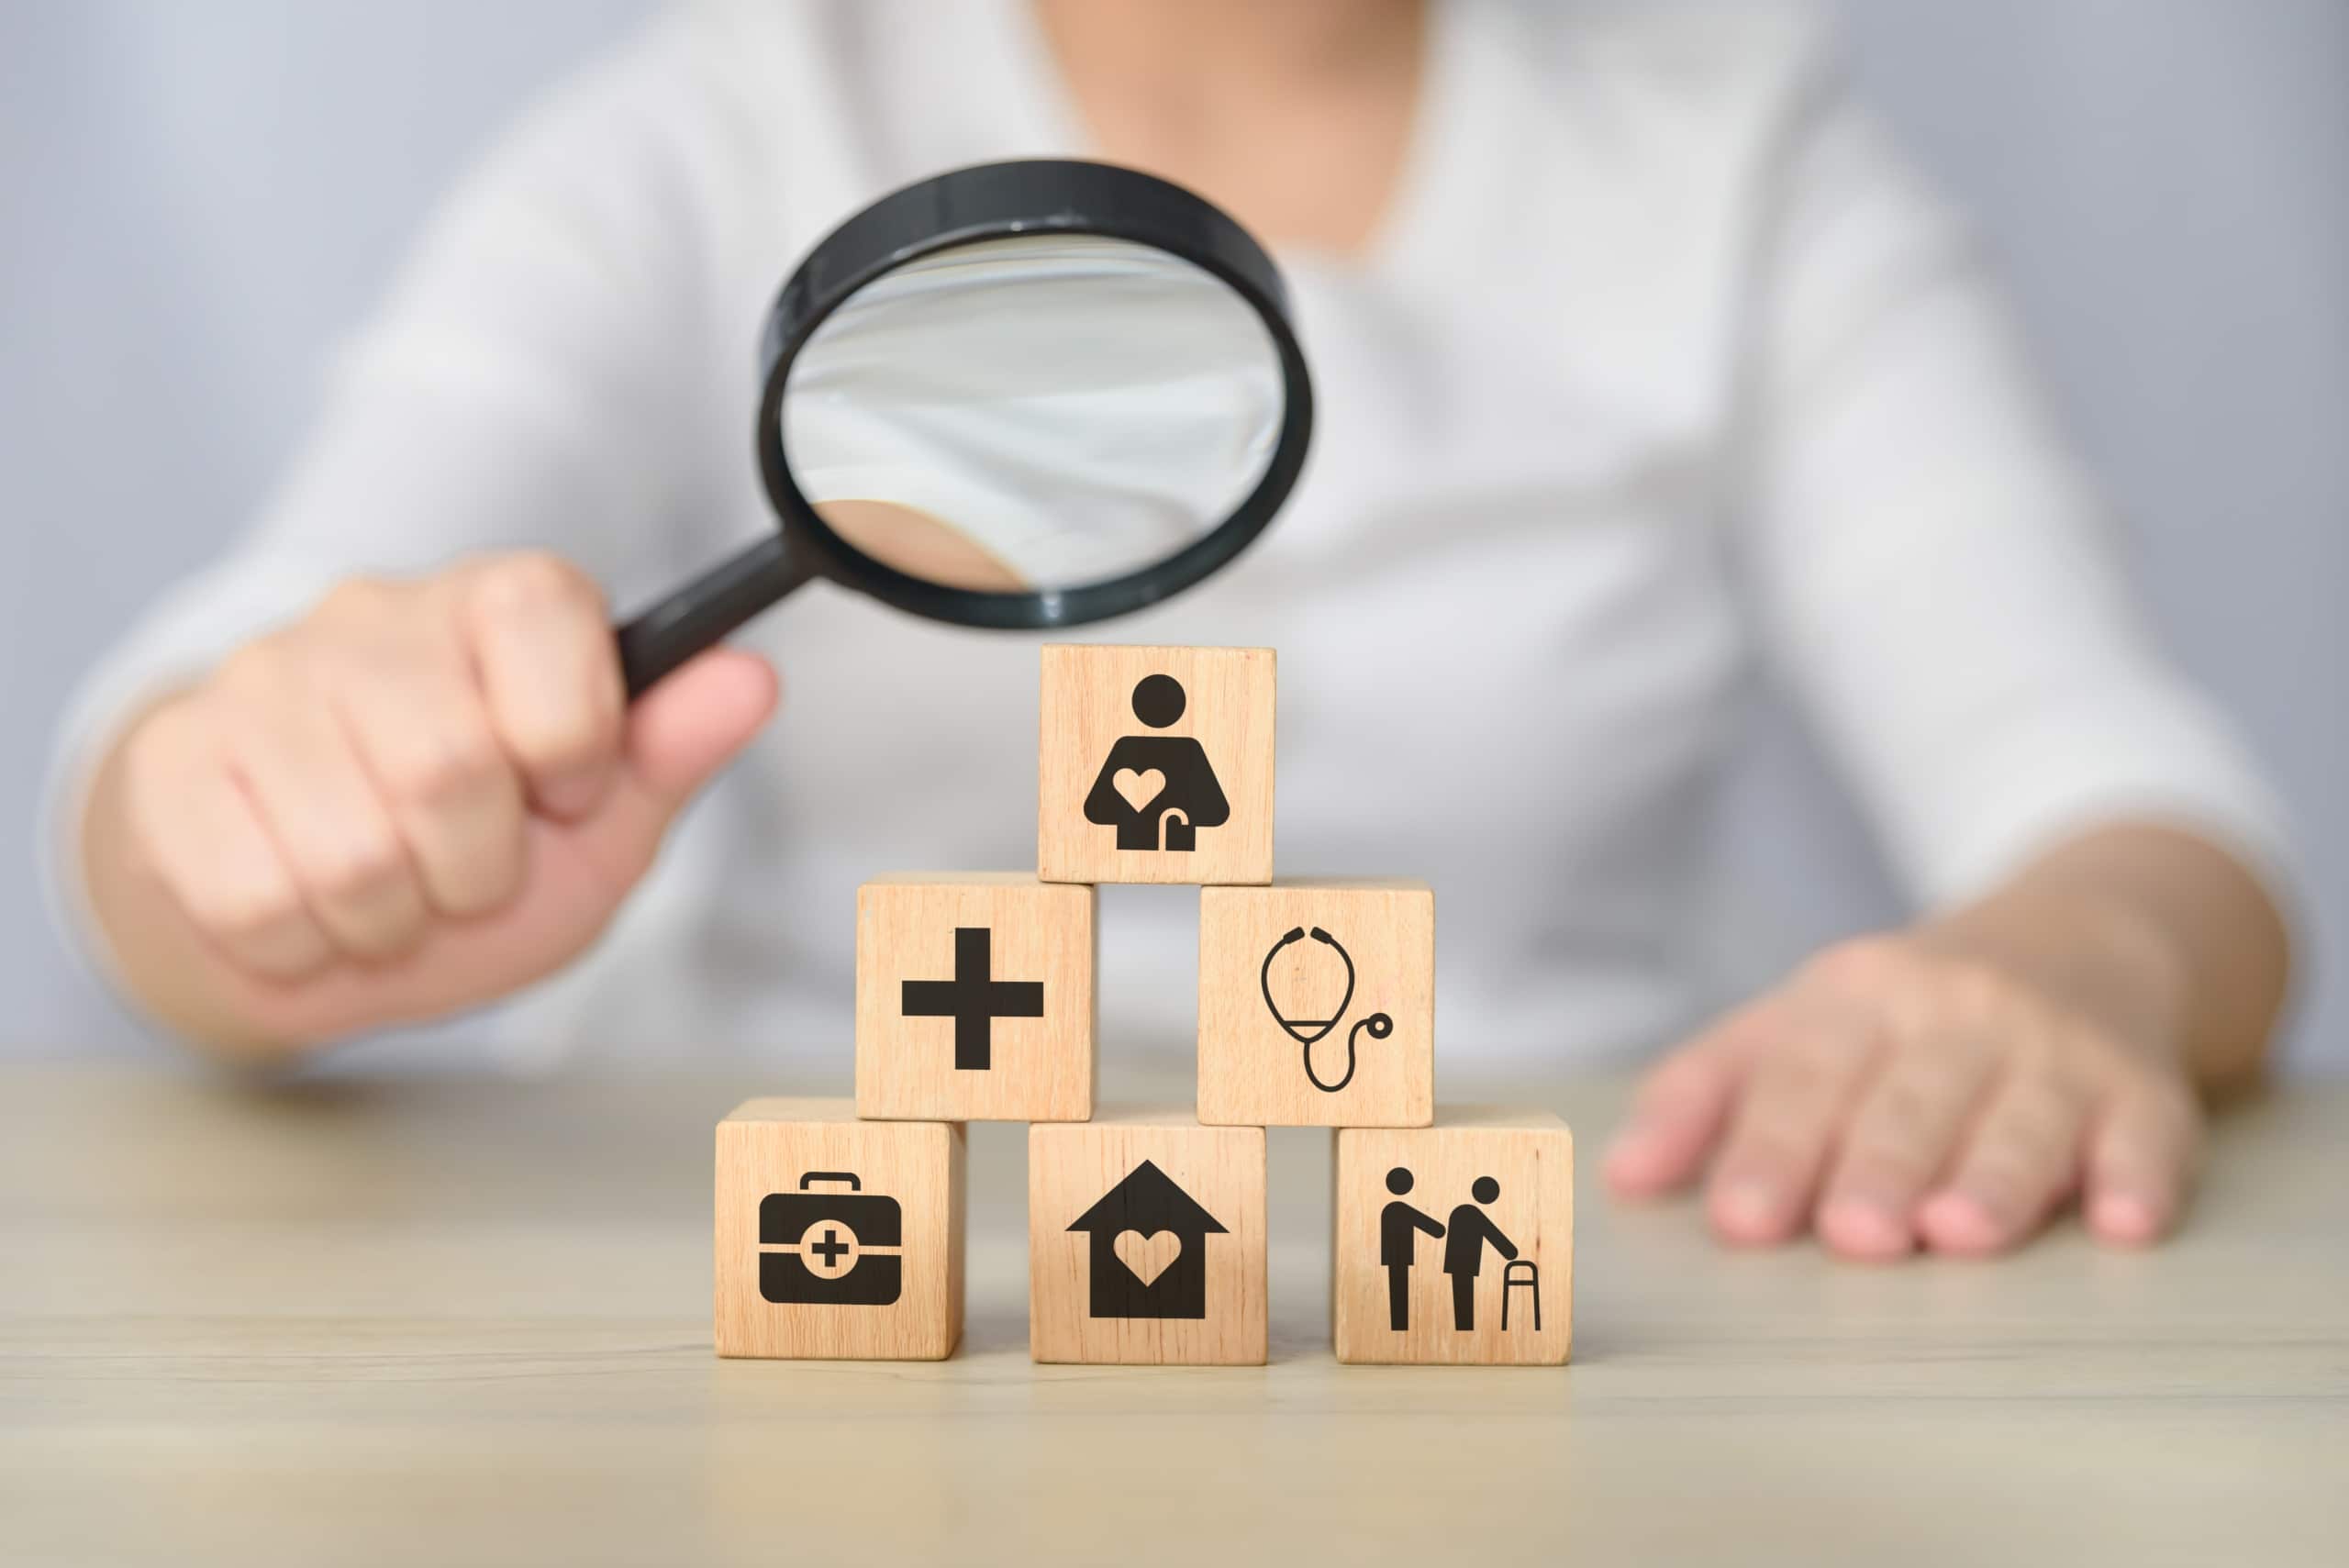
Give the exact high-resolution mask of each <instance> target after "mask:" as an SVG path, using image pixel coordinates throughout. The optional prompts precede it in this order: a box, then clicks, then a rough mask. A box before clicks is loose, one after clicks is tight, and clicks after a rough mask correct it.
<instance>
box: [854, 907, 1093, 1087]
mask: <svg viewBox="0 0 2349 1568" xmlns="http://www.w3.org/2000/svg"><path fill="white" fill-rule="evenodd" d="M1093 907H1094V893H1093V889H1092V888H1090V887H1083V886H1071V885H1068V884H1063V883H1047V882H1040V881H1038V880H1037V879H1036V878H1035V877H1034V876H1032V875H1030V873H1026V872H1004V873H995V872H966V873H946V874H938V875H903V876H890V877H882V878H879V879H876V880H874V881H873V882H868V883H866V884H864V885H863V887H861V888H859V889H858V890H857V895H856V1114H857V1115H859V1116H862V1117H874V1118H905V1119H911V1120H917V1121H1083V1120H1084V1119H1085V1118H1086V1117H1089V1116H1091V1115H1092V1114H1093V1062H1094V1044H1093V1041H1094V1015H1095V998H1094V987H1093V972H1094V954H1095V951H1096V945H1097V944H1096V936H1095V931H1094V921H1093Z"/></svg>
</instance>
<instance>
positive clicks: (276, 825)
mask: <svg viewBox="0 0 2349 1568" xmlns="http://www.w3.org/2000/svg"><path fill="white" fill-rule="evenodd" d="M303 680H304V675H303V672H302V670H301V666H300V662H298V661H295V660H290V659H284V658H278V657H273V656H272V655H271V654H270V653H268V652H265V651H248V652H247V653H244V654H239V655H238V656H236V657H235V658H234V659H232V660H231V661H230V662H229V664H228V666H227V667H226V668H225V669H224V671H223V673H222V676H221V681H222V685H223V687H224V690H225V691H226V692H227V693H228V695H230V696H231V697H232V699H233V706H232V709H231V712H232V717H231V718H230V720H229V722H228V734H227V736H226V744H227V751H228V761H229V765H230V766H231V768H232V769H233V770H234V772H235V774H236V776H237V779H238V781H239V783H240V784H242V785H243V786H244V788H245V791H246V793H247V794H248V795H250V797H251V799H252V801H253V804H254V806H256V807H258V809H259V812H260V815H261V818H262V824H263V826H264V827H265V828H267V830H268V832H269V835H270V838H271V839H272V840H273V841H274V843H275V844H276V846H277V848H278V850H279V851H280V853H281V854H283V856H284V860H285V863H286V865H287V866H288V867H289V868H290V869H291V870H292V872H293V873H294V880H295V884H297V885H298V886H299V887H300V888H301V890H302V898H303V902H304V903H305V904H306V905H307V906H308V907H309V909H310V911H311V913H312V914H313V915H314V916H315V917H316V918H317V922H318V924H319V925H320V926H321V927H323V928H324V929H325V930H326V932H327V934H328V936H330V937H332V938H333V939H334V941H335V944H336V945H337V946H338V947H340V949H341V950H342V951H344V952H346V953H348V954H350V955H351V957H353V958H357V959H361V960H379V959H386V958H392V957H395V956H396V955H398V954H399V953H402V952H405V951H407V950H408V949H409V948H411V947H413V946H414V945H415V944H416V942H417V940H418V939H419V938H420V937H421V936H422V935H423V933H424V926H425V920H426V917H427V914H428V906H427V904H426V902H425V897H424V889H423V887H422V886H421V885H420V884H418V882H417V873H416V867H415V864H414V862H412V861H411V860H410V859H409V856H408V852H407V848H406V844H405V843H403V842H402V840H401V839H400V834H399V829H398V828H397V827H395V825H394V823H393V821H392V817H391V813H390V811H389V810H388V809H387V808H386V807H385V806H384V802H383V800H382V799H381V798H380V797H379V796H378V795H377V794H376V791H375V785H374V782H373V779H371V778H370V777H369V776H368V773H367V770H366V768H365V766H364V765H363V764H362V762H361V761H360V759H359V755H358V752H357V751H356V750H355V749H354V748H353V747H352V746H351V739H350V737H349V736H348V735H347V734H346V733H345V732H344V730H343V727H342V724H341V722H340V720H339V719H338V718H337V717H336V716H335V714H334V713H333V712H332V711H331V709H330V708H328V706H326V705H325V704H322V703H320V702H318V701H317V700H316V695H315V693H313V692H312V691H310V690H307V689H306V688H305V687H304V686H303V684H302V682H303Z"/></svg>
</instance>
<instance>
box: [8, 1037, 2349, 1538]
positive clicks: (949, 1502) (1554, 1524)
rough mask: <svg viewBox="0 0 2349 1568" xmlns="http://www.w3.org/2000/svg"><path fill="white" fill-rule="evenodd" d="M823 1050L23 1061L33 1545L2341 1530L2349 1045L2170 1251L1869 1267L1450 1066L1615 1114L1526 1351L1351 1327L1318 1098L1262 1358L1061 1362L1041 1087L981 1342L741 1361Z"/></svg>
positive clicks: (1275, 1232) (14, 1481) (20, 1239)
mask: <svg viewBox="0 0 2349 1568" xmlns="http://www.w3.org/2000/svg"><path fill="white" fill-rule="evenodd" d="M835 1049H837V1048H835ZM807 1059H808V1060H810V1061H814V1060H816V1059H817V1058H816V1053H815V1052H813V1051H809V1052H808V1053H807ZM826 1060H829V1058H826ZM1133 1062H1134V1056H1133V1055H1132V1054H1131V1053H1130V1052H1129V1051H1113V1052H1111V1053H1109V1054H1108V1056H1107V1058H1106V1059H1105V1061H1104V1063H1103V1071H1104V1081H1103V1088H1104V1090H1105V1092H1106V1093H1107V1094H1108V1095H1112V1096H1114V1097H1117V1098H1120V1099H1139V1098H1143V1097H1152V1096H1167V1095H1186V1094H1187V1083H1188V1077H1187V1073H1186V1074H1185V1075H1184V1076H1182V1077H1175V1076H1173V1075H1171V1074H1169V1075H1166V1076H1152V1075H1151V1074H1148V1073H1141V1072H1139V1071H1137V1070H1136V1069H1135V1068H1134V1066H1133V1064H1132V1063H1133ZM832 1072H833V1073H834V1074H835V1075H834V1076H832V1077H831V1078H830V1079H829V1084H828V1083H827V1081H826V1079H825V1078H824V1077H823V1076H821V1074H820V1072H818V1073H814V1074H812V1075H811V1074H809V1073H802V1074H800V1075H798V1076H796V1078H795V1077H791V1076H789V1075H785V1079H784V1081H783V1082H781V1083H778V1082H777V1081H776V1078H777V1075H776V1074H774V1073H772V1072H768V1073H759V1072H744V1073H739V1074H735V1075H733V1076H731V1077H729V1078H727V1079H724V1080H714V1079H709V1078H701V1079H695V1080H683V1081H667V1080H661V1079H647V1080H640V1081H634V1082H611V1081H591V1080H573V1079H566V1078H560V1077H558V1078H555V1079H551V1080H549V1081H545V1082H532V1083H498V1082H481V1081H473V1080H462V1081H458V1080H433V1081H425V1082H411V1083H377V1084H311V1085H307V1086H304V1087H300V1088H295V1089H287V1090H279V1091H273V1092H264V1091H255V1090H250V1089H243V1090H240V1089H237V1088H234V1087H231V1086H228V1085H224V1084H219V1083H217V1082H212V1081H206V1080H202V1079H197V1078H195V1077H193V1076H186V1075H180V1074H166V1073H160V1072H148V1073H138V1072H128V1071H96V1070H88V1069H81V1068H72V1067H61V1068H45V1069H17V1070H13V1071H8V1072H5V1073H0V1562H10V1563H16V1562H25V1563H41V1564H50V1563H76V1562H155V1563H171V1564H215V1563H218V1564H238V1565H247V1564H251V1563H255V1562H333V1563H336V1564H351V1563H365V1562H390V1563H418V1562H432V1563H484V1562H530V1561H536V1562H562V1563H565V1564H600V1563H613V1564H641V1563H647V1562H661V1563H682V1562H723V1563H743V1564H765V1563H772V1562H811V1563H812V1562H955V1563H1030V1562H1108V1561H1115V1562H1119V1563H1132V1564H1148V1565H1155V1564H1166V1565H1169V1568H1197V1565H1198V1564H1200V1563H1202V1562H1208V1563H1215V1564H1221V1563H1225V1562H1254V1561H1266V1560H1271V1561H1279V1562H1297V1563H1304V1562H1347V1563H1360V1562H1396V1563H1404V1564H1408V1565H1410V1568H1431V1565H1432V1564H1449V1563H1453V1562H1464V1563H1516V1562H1568V1561H1571V1562H1588V1563H1602V1562H1603V1563H1614V1562H1670V1563H1674V1564H1675V1565H1676V1564H1684V1563H1740V1564H1743V1563H1789V1564H1803V1565H1806V1568H1817V1565H1833V1564H1842V1563H1857V1564H1873V1563H1881V1562H1898V1563H1901V1564H1903V1565H1904V1568H1940V1565H1943V1564H1951V1565H1956V1564H1978V1563H1983V1562H2011V1563H2018V1564H2020V1563H2037V1562H2064V1563H2067V1564H2090V1563H2105V1562H2110V1563H2119V1564H2125V1565H2127V1568H2153V1565H2157V1564H2171V1563H2178V1564H2186V1563H2194V1564H2200V1563H2258V1564H2261V1565H2262V1568H2273V1565H2278V1564H2280V1565H2285V1568H2299V1565H2309V1568H2319V1565H2321V1568H2332V1565H2333V1564H2336V1563H2337V1562H2339V1561H2340V1555H2341V1542H2342V1540H2343V1523H2344V1519H2343V1514H2344V1504H2343V1492H2342V1487H2341V1464H2340V1456H2341V1455H2342V1454H2343V1452H2349V1313H2344V1311H2343V1302H2349V1240H2344V1227H2343V1222H2342V1216H2343V1194H2344V1193H2349V1089H2343V1088H2340V1087H2327V1086H2307V1087H2303V1088H2300V1089H2297V1090H2295V1091H2293V1092H2291V1093H2290V1094H2288V1095H2285V1096H2282V1097H2278V1098H2276V1099H2272V1100H2269V1101H2266V1102H2265V1103H2262V1104H2258V1105H2254V1106H2245V1107H2242V1108H2241V1109H2239V1110H2237V1111H2236V1112H2234V1113H2232V1114H2231V1115H2229V1116H2227V1117H2225V1118H2221V1122H2220V1123H2219V1125H2218V1127H2217V1129H2216V1130H2215V1135H2214V1139H2213V1144H2212V1148H2211V1151H2210V1163H2209V1171H2208V1175H2207V1177H2206V1180H2205V1184H2204V1187H2203V1189H2202V1192H2201V1194H2200V1195H2199V1197H2198V1198H2197V1200H2196V1202H2195V1205H2194V1207H2193V1209H2192V1211H2191V1213H2190V1214H2189V1215H2188V1220H2187V1226H2186V1229H2185V1231H2184V1233H2183V1234H2182V1235H2180V1236H2179V1237H2178V1238H2177V1239H2176V1240H2175V1241H2174V1242H2172V1243H2171V1244H2169V1245H2167V1246H2165V1247H2162V1248H2158V1249H2155V1250H2152V1251H2142V1252H2126V1251H2104V1250H2100V1249H2099V1248H2097V1247H2095V1246H2093V1245H2091V1244H2090V1243H2089V1242H2088V1241H2087V1240H2086V1239H2085V1238H2084V1237H2083V1236H2082V1235H2081V1234H2080V1232H2079V1230H2078V1229H2077V1228H2076V1226H2075V1225H2072V1224H2070V1223H2065V1224H2064V1225H2061V1226H2059V1227H2058V1228H2057V1229H2056V1230H2055V1232H2054V1234H2053V1235H2051V1236H2050V1237H2048V1238H2047V1239H2046V1240H2043V1241H2041V1242H2039V1243H2037V1244H2035V1245H2033V1246H2032V1247H2031V1248H2029V1249H2027V1250H2025V1251H2023V1252H2022V1253H2021V1254H2020V1255H2018V1256H2016V1257H2013V1258H2010V1259H2007V1260H2004V1261H2002V1262H1995V1263H1972V1262H1932V1261H1920V1262H1914V1263H1909V1264H1905V1265H1902V1266H1898V1267H1890V1268H1869V1267H1860V1266H1854V1265H1849V1264H1842V1263H1837V1262H1833V1261H1831V1260H1830V1259H1828V1258H1827V1257H1825V1256H1823V1255H1822V1254H1821V1253H1820V1252H1819V1251H1817V1250H1816V1249H1815V1248H1813V1247H1810V1246H1809V1245H1802V1246H1797V1247H1792V1248H1788V1249H1786V1250H1784V1251H1765V1252H1742V1251H1725V1250H1723V1249H1721V1248H1720V1247H1718V1246H1716V1245H1714V1244H1713V1243H1712V1242H1711V1241H1710V1240H1709V1239H1708V1238H1707V1236H1706V1234H1705V1231H1704V1227H1703V1222H1702V1217H1701V1215H1699V1214H1698V1212H1697V1211H1696V1209H1695V1207H1693V1206H1692V1205H1689V1204H1687V1203H1674V1204H1665V1205H1660V1206H1656V1207H1634V1208H1626V1207H1621V1206H1619V1205H1616V1204H1614V1203H1611V1202H1609V1201H1608V1200H1607V1199H1606V1198H1605V1197H1604V1196H1603V1195H1599V1189H1598V1184H1597V1180H1596V1177H1595V1176H1594V1175H1593V1168H1594V1163H1595V1161H1596V1159H1597V1156H1598V1151H1600V1150H1601V1149H1602V1148H1603V1147H1604V1142H1605V1137H1606V1134H1607V1133H1608V1131H1609V1129H1611V1127H1612V1126H1613V1125H1614V1123H1615V1119H1616V1118H1617V1116H1618V1115H1619V1114H1620V1108H1621V1106H1622V1104H1623V1099H1624V1087H1625V1086H1624V1084H1623V1083H1622V1082H1620V1081H1619V1080H1603V1081H1600V1080H1592V1081H1581V1082H1575V1083H1571V1084H1561V1083H1556V1082H1551V1083H1547V1084H1527V1083H1523V1082H1518V1083H1508V1082H1500V1081H1492V1080H1489V1079H1488V1080H1486V1081H1483V1082H1472V1081H1470V1080H1469V1079H1468V1077H1467V1074H1466V1073H1464V1070H1462V1069H1460V1068H1458V1067H1456V1066H1453V1065H1449V1064H1448V1065H1447V1066H1446V1068H1445V1080H1446V1090H1445V1093H1446V1097H1447V1098H1452V1097H1468V1096H1469V1095H1474V1096H1475V1097H1478V1098H1491V1099H1496V1100H1500V1101H1505V1102H1512V1103H1514V1102H1525V1103H1532V1104H1539V1105H1543V1106H1548V1107H1550V1108H1551V1109H1553V1110H1556V1111H1559V1112H1561V1113H1563V1114H1564V1116H1565V1118H1566V1119H1567V1120H1568V1121H1569V1122H1571V1123H1572V1124H1573V1125H1574V1126H1575V1129H1577V1131H1578V1132H1579V1133H1580V1134H1581V1137H1580V1138H1579V1139H1578V1140H1577V1143H1578V1147H1577V1150H1576V1159H1577V1161H1578V1162H1579V1163H1580V1169H1579V1171H1578V1175H1579V1177H1580V1178H1581V1179H1580V1184H1579V1185H1580V1189H1581V1192H1582V1194H1583V1196H1584V1202H1583V1204H1582V1205H1581V1208H1580V1212H1579V1213H1578V1214H1577V1216H1576V1227H1575V1230H1576V1235H1575V1251H1576V1253H1577V1258H1576V1262H1577V1270H1576V1273H1577V1278H1576V1280H1575V1309H1576V1310H1575V1317H1576V1323H1575V1347H1574V1357H1575V1359H1574V1362H1573V1364H1572V1365H1570V1366H1568V1367H1566V1368H1564V1370H1562V1371H1550V1370H1535V1371H1528V1372H1517V1371H1508V1370H1503V1371H1486V1370H1483V1369H1470V1368H1463V1369H1459V1370H1451V1369H1445V1368H1440V1367H1439V1368H1419V1367H1397V1368H1382V1367H1344V1366H1340V1365H1338V1364H1336V1362H1334V1361H1333V1360H1332V1359H1331V1356H1330V1273H1329V1271H1330V1233H1331V1218H1330V1180H1331V1176H1330V1142H1331V1139H1330V1135H1329V1134H1327V1133H1324V1132H1306V1131H1290V1130H1275V1132H1274V1133H1273V1134H1271V1136H1270V1139H1269V1150H1270V1172H1269V1177H1268V1183H1267V1190H1268V1192H1269V1195H1270V1199H1271V1203H1270V1209H1269V1212H1268V1215H1267V1224H1268V1229H1269V1239H1270V1253H1269V1259H1268V1262H1269V1269H1270V1294H1271V1306H1272V1322H1271V1340H1270V1355H1271V1360H1270V1364H1268V1365H1266V1366H1263V1367H1221V1368H1218V1367H1130V1368H1119V1367H1105V1366H1059V1365H1053V1366H1037V1365H1032V1364H1030V1361H1029V1355H1028V1333H1027V1305H1026V1294H1027V1283H1028V1247H1027V1181H1026V1162H1027V1140H1028V1131H1027V1129H1024V1128H1017V1127H1007V1126H1001V1125H996V1124H982V1125H978V1126H974V1127H973V1128H972V1129H971V1131H970V1201H971V1247H972V1251H971V1254H970V1260H969V1266H970V1317H969V1319H968V1322H967V1325H966V1329H965V1332H964V1337H963V1347H962V1349H961V1350H960V1351H958V1353H957V1354H955V1355H954V1356H953V1357H952V1358H951V1359H949V1360H946V1361H943V1362H764V1361H719V1360H717V1359H715V1358H714V1357H712V1355H711V1354H710V1269H711V1258H710V1238H711V1230H710V1179H711V1177H710V1140H711V1129H712V1128H713V1127H714V1126H715V1124H716V1123H717V1121H718V1118H720V1117H722V1116H724V1115H725V1114H726V1113H727V1111H728V1110H729V1109H730V1108H731V1107H732V1106H734V1105H735V1104H737V1103H738V1102H739V1101H740V1100H741V1099H743V1098H744V1097H746V1095H750V1094H752V1093H757V1092H760V1091H762V1090H767V1091H769V1092H772V1091H773V1090H774V1089H778V1088H792V1089H796V1090H799V1091H802V1092H807V1091H811V1090H812V1091H815V1092H824V1091H825V1090H826V1089H827V1088H828V1087H829V1090H830V1092H833V1093H837V1092H839V1090H840V1088H841V1086H842V1085H841V1078H840V1076H839V1075H838V1073H839V1070H838V1069H837V1068H835V1069H833V1070H832Z"/></svg>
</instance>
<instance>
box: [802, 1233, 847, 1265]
mask: <svg viewBox="0 0 2349 1568" xmlns="http://www.w3.org/2000/svg"><path fill="white" fill-rule="evenodd" d="M807 1250H808V1251H811V1252H813V1253H815V1254H816V1256H818V1257H819V1258H821V1259H823V1260H824V1272H825V1273H831V1272H832V1271H833V1270H834V1269H836V1268H838V1267H840V1262H841V1256H842V1254H844V1253H846V1252H847V1251H849V1245H848V1243H847V1242H845V1241H843V1240H841V1233H840V1232H839V1231H837V1230H835V1229H832V1228H831V1227H830V1226H829V1225H827V1226H825V1227H824V1239H823V1240H821V1241H818V1242H817V1243H816V1244H815V1245H814V1246H812V1247H810V1248H808V1249H807Z"/></svg>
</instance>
